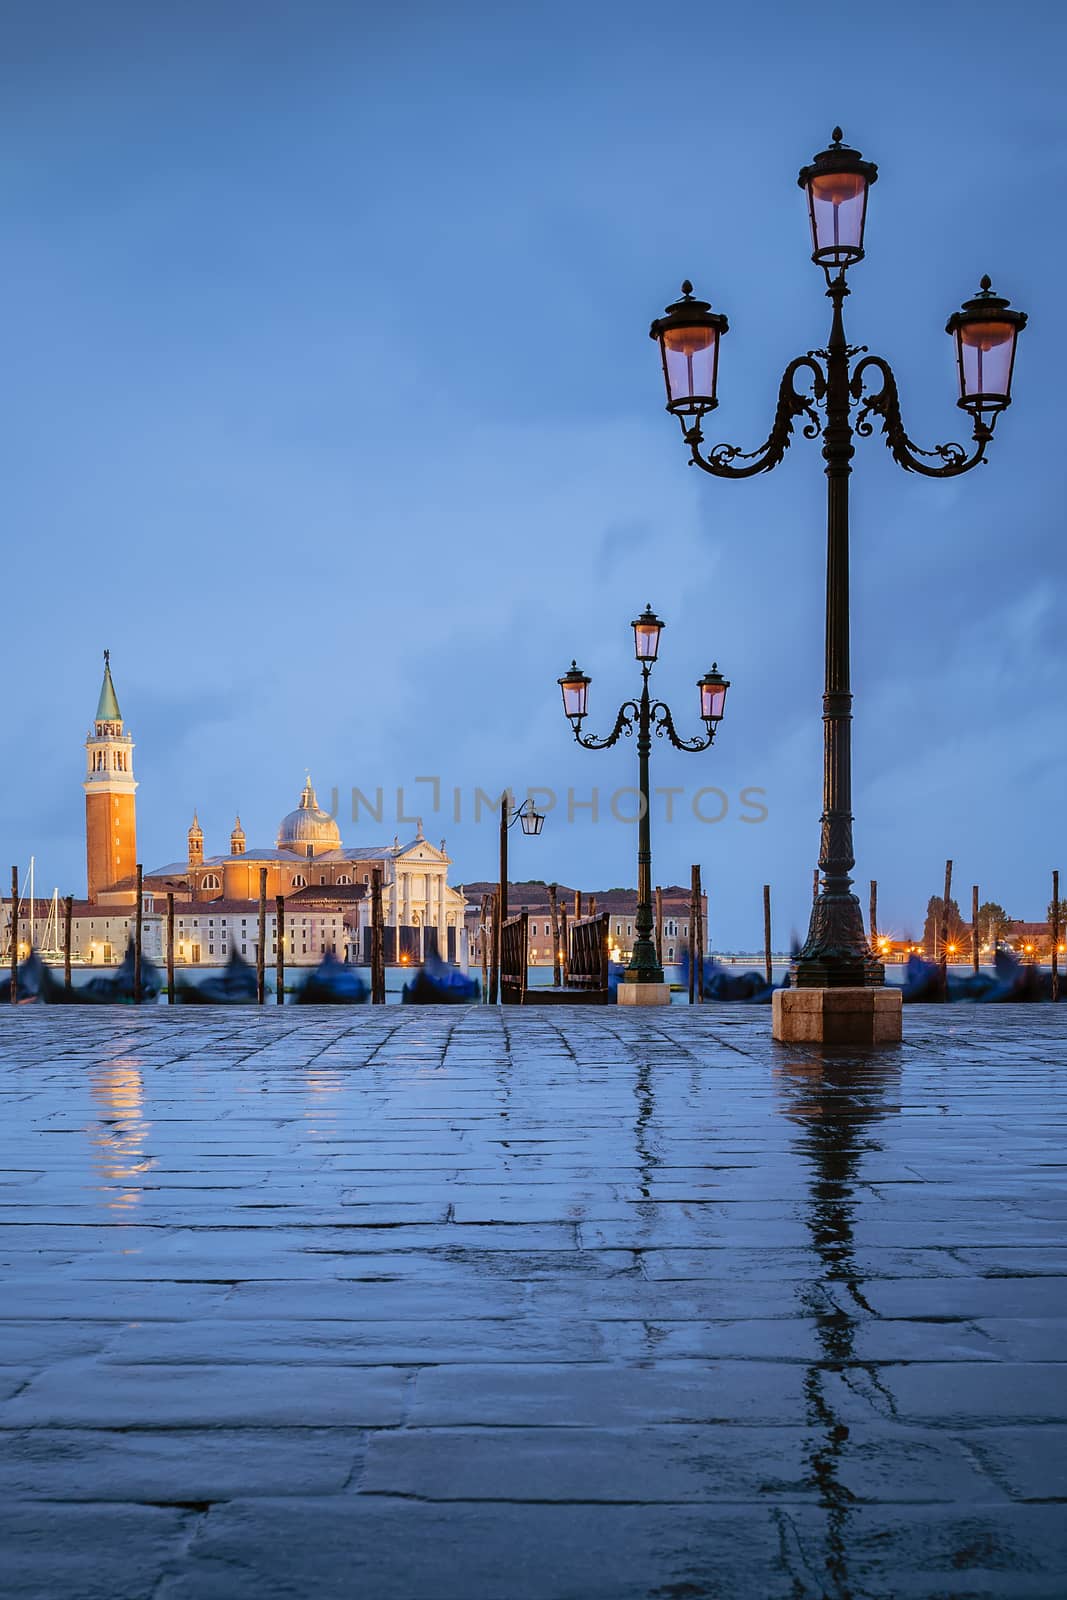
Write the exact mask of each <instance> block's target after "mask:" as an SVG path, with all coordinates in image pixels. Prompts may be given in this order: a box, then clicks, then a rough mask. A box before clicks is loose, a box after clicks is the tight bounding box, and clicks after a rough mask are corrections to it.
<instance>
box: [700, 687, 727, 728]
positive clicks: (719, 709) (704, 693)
mask: <svg viewBox="0 0 1067 1600" xmlns="http://www.w3.org/2000/svg"><path fill="white" fill-rule="evenodd" d="M726 687H727V686H726V684H725V683H702V684H701V685H700V715H701V716H702V717H703V719H704V721H705V722H721V720H722V714H723V711H724V709H725V707H726Z"/></svg>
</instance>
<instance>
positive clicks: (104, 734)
mask: <svg viewBox="0 0 1067 1600" xmlns="http://www.w3.org/2000/svg"><path fill="white" fill-rule="evenodd" d="M85 752H86V772H85V782H84V783H83V784H82V788H83V789H84V790H85V863H86V875H87V877H88V883H89V899H90V900H95V899H96V897H97V895H99V894H100V893H101V891H102V890H105V889H110V888H112V886H113V885H114V884H116V883H118V881H119V879H120V878H128V877H131V876H132V874H133V871H134V868H135V867H136V865H137V801H136V799H135V798H134V796H135V794H136V791H137V785H136V783H135V782H134V777H133V740H132V739H131V738H130V735H129V734H128V733H127V732H126V730H125V726H124V724H123V721H122V712H121V711H120V710H119V702H118V698H117V696H116V694H115V685H114V684H113V683H112V681H111V658H110V652H109V651H107V650H105V651H104V681H103V684H102V685H101V688H100V700H99V703H98V705H97V708H96V719H95V721H94V723H93V727H92V728H91V730H90V732H89V736H88V738H87V739H86V741H85Z"/></svg>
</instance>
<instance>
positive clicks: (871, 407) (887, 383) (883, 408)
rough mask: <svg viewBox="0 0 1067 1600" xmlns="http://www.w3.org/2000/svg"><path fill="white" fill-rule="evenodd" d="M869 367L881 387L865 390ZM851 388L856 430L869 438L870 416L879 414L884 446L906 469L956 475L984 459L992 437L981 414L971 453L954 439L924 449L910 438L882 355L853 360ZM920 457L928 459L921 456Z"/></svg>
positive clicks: (935, 475) (930, 475)
mask: <svg viewBox="0 0 1067 1600" xmlns="http://www.w3.org/2000/svg"><path fill="white" fill-rule="evenodd" d="M871 367H873V368H874V370H875V371H876V372H877V373H878V374H879V376H880V377H881V380H882V382H881V387H880V388H878V389H875V390H874V391H873V392H866V390H867V380H866V377H865V374H866V373H867V370H868V369H869V368H871ZM851 391H852V398H853V399H854V400H855V401H856V403H857V404H858V405H859V407H860V409H859V413H858V415H857V417H856V432H857V433H858V434H860V436H861V437H862V438H869V437H870V436H871V434H872V433H873V432H874V423H873V422H872V421H871V420H870V419H871V417H872V416H878V417H881V419H882V432H883V433H884V434H885V442H886V448H887V449H888V450H890V451H892V454H893V460H894V461H895V462H896V463H897V465H898V466H901V467H903V468H904V470H905V471H906V472H921V473H922V475H923V477H925V478H957V477H959V475H960V474H961V473H963V472H970V470H971V468H972V467H976V466H978V464H979V462H981V461H984V460H985V453H986V449H987V447H988V445H989V441H990V440H991V439H992V437H993V429H992V427H991V426H990V425H989V424H988V423H986V422H983V420H982V418H981V417H980V416H978V417H976V418H975V422H974V440H975V447H974V449H973V450H972V451H971V452H970V454H968V452H967V450H966V449H965V447H964V446H963V445H961V444H956V443H955V442H954V441H953V442H950V443H948V444H938V445H935V446H934V448H933V449H932V450H923V449H921V448H920V447H919V445H917V444H916V443H915V442H914V440H912V439H910V438H909V437H908V433H907V429H906V428H905V427H904V422H903V418H902V417H901V415H900V396H899V394H898V392H897V380H896V378H895V377H894V376H893V369H892V367H891V366H890V365H889V362H888V361H884V360H883V359H882V357H881V356H865V357H864V358H863V360H862V361H859V362H857V363H856V366H855V368H854V370H853V373H852V383H851ZM923 457H926V458H927V459H926V460H923V459H922V458H923ZM934 459H937V460H938V461H939V462H940V465H938V466H936V467H935V466H933V465H932V464H931V463H932V461H933V460H934Z"/></svg>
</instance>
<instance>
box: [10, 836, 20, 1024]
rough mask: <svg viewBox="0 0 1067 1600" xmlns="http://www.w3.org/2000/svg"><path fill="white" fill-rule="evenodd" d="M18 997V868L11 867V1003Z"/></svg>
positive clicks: (13, 1003)
mask: <svg viewBox="0 0 1067 1600" xmlns="http://www.w3.org/2000/svg"><path fill="white" fill-rule="evenodd" d="M18 997H19V869H18V867H12V868H11V1004H12V1005H15V1004H16V1002H17V1001H18Z"/></svg>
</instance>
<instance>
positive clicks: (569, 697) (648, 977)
mask: <svg viewBox="0 0 1067 1600" xmlns="http://www.w3.org/2000/svg"><path fill="white" fill-rule="evenodd" d="M664 626H665V624H664V623H663V622H661V620H660V619H659V617H657V616H656V614H655V612H654V611H653V610H652V607H651V606H646V608H645V610H644V611H643V612H642V613H641V615H640V616H639V617H635V618H634V621H633V622H632V623H631V627H632V628H633V630H634V654H635V656H636V658H637V660H638V661H639V662H640V665H641V698H640V699H639V700H626V701H624V702H623V704H622V705H621V706H620V708H619V714H618V716H617V717H616V719H615V726H614V728H613V729H612V731H611V732H610V733H609V734H608V736H607V738H605V739H598V738H596V737H595V736H594V735H592V734H583V733H582V722H583V721H584V719H585V716H586V714H587V710H588V704H589V685H590V683H591V682H592V679H591V678H589V677H587V676H586V674H585V673H584V672H582V671H581V670H580V668H579V666H578V663H577V662H576V661H572V662H571V665H570V670H569V671H568V672H565V673H564V674H563V676H562V678H559V679H557V682H558V683H559V686H560V690H561V692H562V694H563V711H564V715H565V716H566V717H567V719H568V721H569V722H570V724H571V727H572V728H573V729H574V737H575V739H577V741H578V743H579V744H580V745H581V746H582V747H583V749H585V750H609V749H610V748H611V746H612V745H613V744H617V743H618V741H619V738H620V737H621V735H622V734H623V733H625V734H626V735H627V736H628V737H629V736H631V735H632V734H633V731H634V728H635V727H636V729H637V763H638V792H639V796H640V810H639V815H638V842H637V916H636V919H635V928H636V931H637V937H636V939H635V941H634V947H633V952H632V954H631V956H630V965H629V967H628V968H627V969H626V972H625V974H624V977H623V982H624V983H628V984H633V983H638V984H650V983H658V984H661V983H662V982H663V968H662V967H661V966H660V965H659V963H658V962H657V960H656V946H655V944H654V942H653V939H652V830H651V825H650V820H649V794H650V791H649V775H648V761H649V756H650V755H651V753H652V730H653V728H655V730H656V734H657V737H659V738H662V737H663V735H664V734H666V735H667V737H668V739H669V740H670V742H671V744H672V745H673V746H674V748H675V749H676V750H692V751H698V750H707V749H708V748H709V747H710V746H711V744H712V743H713V742H714V739H715V733H716V730H717V729H718V726H719V723H720V722H721V721H722V718H723V713H724V711H725V709H726V691H727V690H728V689H729V687H730V685H729V682H728V681H727V679H726V678H724V677H723V676H722V673H721V672H720V671H719V669H718V666H717V665H715V664H713V665H712V668H711V671H710V672H706V673H705V674H704V676H703V677H702V678H700V679H699V680H698V682H697V689H698V691H699V694H700V715H701V718H702V719H703V722H704V726H705V728H706V730H707V732H706V734H698V735H697V737H696V738H695V739H682V738H679V736H678V733H677V731H676V730H675V726H674V718H673V717H672V715H671V710H670V707H669V706H667V705H665V704H664V703H663V701H661V700H652V699H651V697H650V695H649V690H648V679H649V674H650V673H651V671H652V668H653V666H654V664H655V662H656V660H657V659H658V657H659V640H660V634H661V633H662V632H663V629H664ZM620 992H621V991H620Z"/></svg>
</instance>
